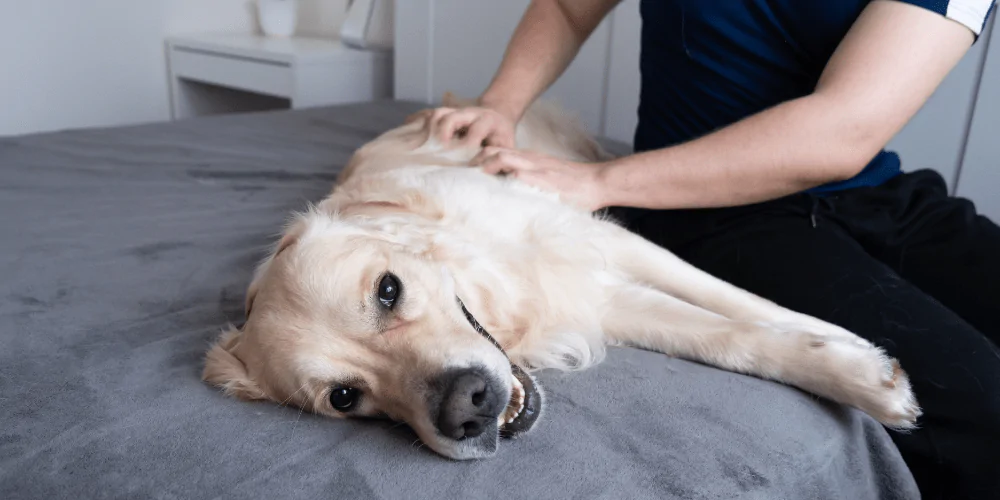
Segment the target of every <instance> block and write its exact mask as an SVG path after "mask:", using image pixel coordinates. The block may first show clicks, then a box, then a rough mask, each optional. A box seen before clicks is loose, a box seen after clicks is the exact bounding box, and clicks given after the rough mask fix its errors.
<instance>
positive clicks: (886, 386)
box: [776, 324, 921, 430]
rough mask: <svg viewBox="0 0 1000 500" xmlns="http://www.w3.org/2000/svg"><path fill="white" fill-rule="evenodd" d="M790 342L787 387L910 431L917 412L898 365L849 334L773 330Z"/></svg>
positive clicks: (806, 329) (791, 328)
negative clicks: (791, 351)
mask: <svg viewBox="0 0 1000 500" xmlns="http://www.w3.org/2000/svg"><path fill="white" fill-rule="evenodd" d="M776 326H778V328H779V329H781V330H782V331H784V332H786V335H788V334H791V335H793V336H795V337H796V338H797V339H798V341H797V342H796V344H797V345H798V346H799V347H798V348H797V349H796V351H797V353H798V354H794V355H792V356H791V357H792V359H790V360H789V362H788V365H786V366H787V367H793V369H791V370H785V371H784V373H785V376H786V377H787V379H788V380H787V381H788V382H789V383H791V384H792V385H796V386H799V387H801V388H803V389H805V390H808V391H810V392H813V393H814V394H817V395H820V396H823V397H827V398H829V399H832V400H834V401H837V402H839V403H843V404H846V405H850V406H854V407H855V408H858V409H860V410H862V411H864V412H865V413H867V414H869V415H871V416H872V417H873V418H875V419H876V420H878V421H879V422H881V423H882V424H883V425H885V426H886V427H890V428H893V429H897V430H907V429H912V428H914V427H915V426H916V421H917V418H918V417H919V416H920V414H921V412H920V407H919V406H918V404H917V400H916V397H915V396H914V394H913V390H912V388H911V387H910V380H909V378H908V377H907V375H906V372H904V371H903V369H902V368H901V367H900V365H899V362H898V361H896V360H895V359H892V358H890V357H889V356H887V355H886V354H885V352H883V351H882V349H880V348H878V347H876V346H874V345H872V344H871V343H870V342H868V341H867V340H864V339H862V338H861V337H858V336H856V335H854V334H850V333H848V334H844V333H842V332H835V334H833V335H830V334H829V333H830V332H828V331H825V330H822V331H817V330H816V329H815V328H812V325H789V324H781V325H776Z"/></svg>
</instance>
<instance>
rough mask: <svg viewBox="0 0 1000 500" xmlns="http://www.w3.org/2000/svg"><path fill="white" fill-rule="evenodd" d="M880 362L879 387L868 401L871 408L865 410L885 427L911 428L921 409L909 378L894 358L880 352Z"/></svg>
mask: <svg viewBox="0 0 1000 500" xmlns="http://www.w3.org/2000/svg"><path fill="white" fill-rule="evenodd" d="M881 362H882V370H881V373H882V376H881V377H880V381H879V383H880V386H881V387H880V389H879V390H877V391H876V395H875V398H874V400H873V401H871V402H870V406H871V409H870V410H866V411H867V412H868V414H869V415H871V416H872V417H874V418H875V419H876V420H878V421H879V422H881V423H882V424H883V425H885V426H886V427H890V428H892V429H896V430H909V429H913V428H914V427H916V424H917V418H918V417H920V415H921V411H920V406H919V405H918V404H917V398H916V396H914V394H913V389H912V388H911V387H910V378H909V377H908V376H907V375H906V372H904V371H903V368H902V367H900V366H899V361H897V360H896V359H893V358H890V357H888V356H886V355H885V354H884V353H882V354H881ZM862 409H864V408H862Z"/></svg>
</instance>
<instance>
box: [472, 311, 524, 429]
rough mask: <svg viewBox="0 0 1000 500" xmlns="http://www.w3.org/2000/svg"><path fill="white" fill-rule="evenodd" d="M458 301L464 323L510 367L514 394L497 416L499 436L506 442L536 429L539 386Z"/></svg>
mask: <svg viewBox="0 0 1000 500" xmlns="http://www.w3.org/2000/svg"><path fill="white" fill-rule="evenodd" d="M455 300H457V301H458V305H459V306H461V308H462V313H464V314H465V319H467V320H468V321H469V324H470V325H472V328H474V329H475V330H476V332H478V333H479V334H480V335H482V336H483V337H484V338H486V340H489V341H490V343H491V344H493V345H494V346H495V347H496V348H497V349H499V350H500V352H501V353H503V355H504V357H505V358H507V361H508V362H509V363H510V372H511V384H512V385H513V390H512V391H511V395H510V400H509V401H508V402H507V406H506V407H505V408H504V410H503V411H502V412H500V415H499V416H498V417H497V425H499V429H500V436H501V437H505V438H514V437H517V436H518V435H521V434H524V433H525V432H527V431H528V430H530V429H531V427H532V426H534V425H535V422H536V421H537V420H538V416H539V415H540V414H541V410H542V396H541V393H540V392H539V390H538V387H539V386H538V385H537V384H536V382H535V380H534V379H533V378H531V376H530V375H528V373H527V372H525V371H524V369H522V368H521V367H520V366H518V365H516V364H515V363H514V362H513V361H511V360H510V356H508V355H507V351H506V350H504V348H503V346H501V345H500V343H499V342H497V341H496V339H495V338H493V336H492V335H490V333H489V332H487V331H486V329H485V328H483V326H482V325H481V324H479V321H477V320H476V317H475V316H473V315H472V313H471V312H469V309H468V308H466V307H465V304H464V303H463V302H462V299H460V298H458V297H455Z"/></svg>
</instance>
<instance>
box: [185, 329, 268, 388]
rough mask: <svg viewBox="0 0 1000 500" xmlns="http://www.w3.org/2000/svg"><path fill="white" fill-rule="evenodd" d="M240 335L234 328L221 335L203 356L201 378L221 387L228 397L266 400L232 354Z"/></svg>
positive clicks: (242, 365)
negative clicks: (203, 362)
mask: <svg viewBox="0 0 1000 500" xmlns="http://www.w3.org/2000/svg"><path fill="white" fill-rule="evenodd" d="M240 335H242V333H240V331H239V330H237V329H236V328H235V327H230V328H229V329H228V330H226V331H225V332H223V333H222V335H221V336H220V337H219V340H218V341H217V342H216V343H215V345H213V346H212V348H211V349H209V350H208V353H207V354H206V355H205V369H204V370H203V371H202V374H201V378H202V380H204V381H205V382H208V383H210V384H212V385H215V386H218V387H221V388H222V389H223V391H225V393H226V394H227V395H229V396H233V397H236V398H239V399H243V400H248V401H252V400H258V399H267V396H266V395H265V394H264V391H262V390H260V386H259V385H257V383H256V382H254V381H253V380H252V379H251V378H250V375H249V374H248V373H247V367H246V365H244V364H243V361H240V359H239V358H238V357H236V354H234V350H235V347H236V345H237V344H238V343H239V337H240Z"/></svg>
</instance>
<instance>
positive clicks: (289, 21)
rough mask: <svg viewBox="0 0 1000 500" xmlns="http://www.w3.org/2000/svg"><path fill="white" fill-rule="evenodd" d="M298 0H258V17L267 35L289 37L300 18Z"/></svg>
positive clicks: (261, 27) (261, 28) (262, 29)
mask: <svg viewBox="0 0 1000 500" xmlns="http://www.w3.org/2000/svg"><path fill="white" fill-rule="evenodd" d="M298 14H299V2H298V0H257V19H258V20H259V22H260V30H261V31H262V32H264V34H265V35H267V36H271V37H276V38H288V37H290V36H292V35H294V34H295V28H296V25H297V24H298V20H299V15H298Z"/></svg>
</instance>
